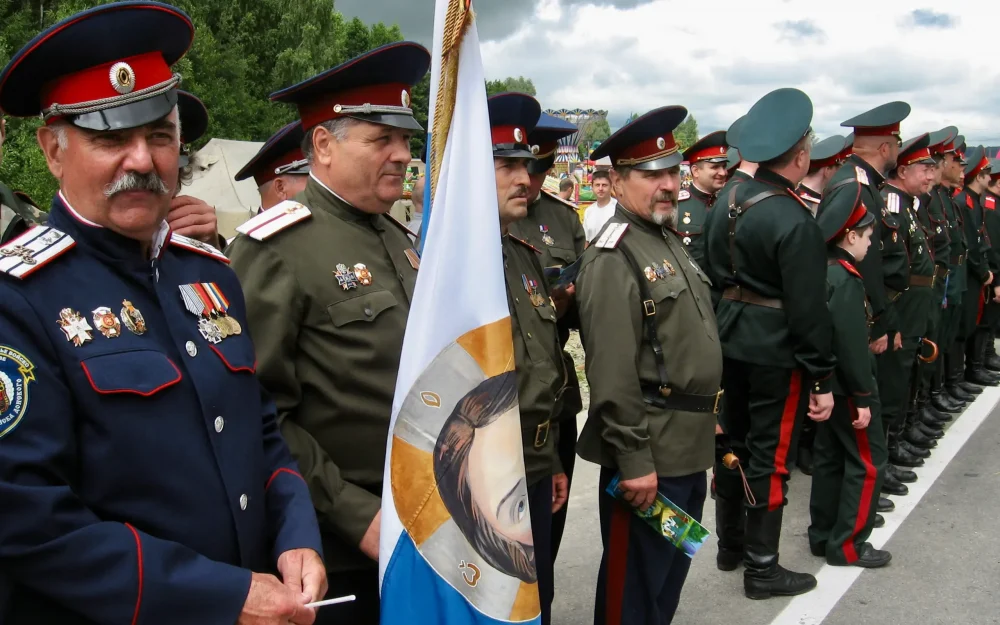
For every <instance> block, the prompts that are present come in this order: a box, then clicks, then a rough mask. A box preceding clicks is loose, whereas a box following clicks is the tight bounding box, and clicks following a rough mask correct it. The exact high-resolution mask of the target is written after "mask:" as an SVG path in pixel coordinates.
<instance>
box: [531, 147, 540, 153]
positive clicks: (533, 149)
mask: <svg viewBox="0 0 1000 625" xmlns="http://www.w3.org/2000/svg"><path fill="white" fill-rule="evenodd" d="M539 151H540V148H539V147H538V146H537V145H533V146H531V153H532V154H538V152H539Z"/></svg>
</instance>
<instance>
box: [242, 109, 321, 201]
mask: <svg viewBox="0 0 1000 625" xmlns="http://www.w3.org/2000/svg"><path fill="white" fill-rule="evenodd" d="M303 137H305V133H304V132H303V131H302V122H300V121H298V120H296V121H294V122H292V123H290V124H287V125H285V126H284V127H283V128H282V129H281V130H279V131H278V132H276V133H274V134H273V135H271V138H270V139H268V140H267V142H265V143H264V145H262V146H261V148H260V150H258V151H257V153H256V154H254V156H253V158H251V159H250V161H249V162H248V163H247V164H246V165H244V166H243V169H241V170H239V171H238V172H236V176H235V180H237V181H239V180H246V179H247V178H249V177H251V176H253V180H254V182H256V183H257V187H258V188H259V187H262V186H264V185H265V184H267V183H268V182H271V181H272V180H274V179H275V178H277V177H278V176H281V175H284V174H293V175H294V174H308V173H309V162H308V161H306V158H305V155H304V154H303V153H302V139H303Z"/></svg>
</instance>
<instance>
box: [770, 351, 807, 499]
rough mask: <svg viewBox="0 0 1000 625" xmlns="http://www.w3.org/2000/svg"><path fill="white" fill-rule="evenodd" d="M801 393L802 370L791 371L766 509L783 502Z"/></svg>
mask: <svg viewBox="0 0 1000 625" xmlns="http://www.w3.org/2000/svg"><path fill="white" fill-rule="evenodd" d="M801 395H802V372H801V371H798V370H796V371H793V372H792V380H791V382H789V384H788V397H786V398H785V409H784V410H783V411H782V413H781V431H780V432H779V434H778V448H777V449H776V450H775V452H774V473H772V474H771V492H770V496H769V497H768V499H767V509H768V510H772V511H773V510H777V509H778V508H780V507H781V506H782V505H783V504H784V503H785V495H784V493H782V488H781V487H782V485H783V484H784V480H783V479H782V478H783V476H785V475H788V467H787V466H785V462H786V461H787V460H788V449H789V448H790V447H791V446H792V431H793V430H794V429H795V418H796V414H795V413H796V411H797V410H798V409H799V397H800V396H801Z"/></svg>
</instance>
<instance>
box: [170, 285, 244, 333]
mask: <svg viewBox="0 0 1000 625" xmlns="http://www.w3.org/2000/svg"><path fill="white" fill-rule="evenodd" d="M178 288H179V289H180V292H181V298H182V299H183V300H184V307H185V308H187V310H188V312H190V313H191V314H192V315H194V316H196V317H198V333H199V334H201V336H202V338H204V339H205V340H206V341H208V342H209V343H212V344H213V345H215V344H218V343H220V342H222V339H225V338H229V337H230V336H235V335H237V334H242V332H243V327H242V326H241V325H240V322H239V321H237V320H236V319H233V318H232V317H230V316H229V300H228V299H227V298H226V296H225V295H223V293H222V290H221V289H219V287H218V285H217V284H216V283H214V282H199V283H197V284H182V285H180V286H179V287H178Z"/></svg>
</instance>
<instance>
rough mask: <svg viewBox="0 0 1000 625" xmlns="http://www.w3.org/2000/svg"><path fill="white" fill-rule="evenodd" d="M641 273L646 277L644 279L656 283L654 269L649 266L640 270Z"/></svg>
mask: <svg viewBox="0 0 1000 625" xmlns="http://www.w3.org/2000/svg"><path fill="white" fill-rule="evenodd" d="M642 273H643V274H645V275H646V279H647V280H649V281H650V282H656V281H657V280H658V279H659V278H657V272H656V269H655V268H654V267H653V266H652V265H651V266H648V267H646V268H645V269H643V270H642Z"/></svg>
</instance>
